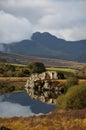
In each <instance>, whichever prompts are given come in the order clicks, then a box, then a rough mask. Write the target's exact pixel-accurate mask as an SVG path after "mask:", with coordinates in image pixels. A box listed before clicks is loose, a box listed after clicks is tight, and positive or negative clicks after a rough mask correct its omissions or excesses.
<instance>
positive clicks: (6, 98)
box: [0, 92, 56, 117]
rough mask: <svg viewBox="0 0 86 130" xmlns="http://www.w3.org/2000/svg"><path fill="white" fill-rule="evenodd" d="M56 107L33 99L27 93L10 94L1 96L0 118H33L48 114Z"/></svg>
mask: <svg viewBox="0 0 86 130" xmlns="http://www.w3.org/2000/svg"><path fill="white" fill-rule="evenodd" d="M54 109H56V106H55V105H50V104H45V103H42V102H40V101H37V100H33V99H31V98H30V97H29V96H28V94H27V93H25V92H18V93H8V94H4V95H1V96H0V117H14V116H18V117H19V116H24V117H25V116H32V115H40V114H47V113H49V112H51V111H52V110H54Z"/></svg>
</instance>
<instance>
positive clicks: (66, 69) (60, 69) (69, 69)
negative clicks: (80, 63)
mask: <svg viewBox="0 0 86 130" xmlns="http://www.w3.org/2000/svg"><path fill="white" fill-rule="evenodd" d="M46 70H48V71H60V72H67V73H74V72H75V71H76V70H75V69H72V68H60V67H57V68H53V67H50V68H46Z"/></svg>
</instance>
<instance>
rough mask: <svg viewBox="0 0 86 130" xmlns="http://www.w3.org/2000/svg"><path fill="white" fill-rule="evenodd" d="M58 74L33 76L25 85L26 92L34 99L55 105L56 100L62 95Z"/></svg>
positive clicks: (51, 72)
mask: <svg viewBox="0 0 86 130" xmlns="http://www.w3.org/2000/svg"><path fill="white" fill-rule="evenodd" d="M57 74H58V73H57V72H55V71H47V72H43V73H41V74H32V75H31V76H30V77H29V78H28V80H27V82H26V85H25V90H26V91H27V93H28V95H29V96H30V97H31V98H33V99H37V100H40V101H42V102H46V103H55V102H56V98H57V97H58V95H59V94H61V89H60V87H61V86H60V83H59V81H54V80H56V79H58V77H57Z"/></svg>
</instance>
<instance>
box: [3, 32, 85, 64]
mask: <svg viewBox="0 0 86 130" xmlns="http://www.w3.org/2000/svg"><path fill="white" fill-rule="evenodd" d="M2 46H3V47H2V48H4V49H3V50H4V52H10V53H17V54H22V55H33V56H41V57H54V58H59V59H65V60H75V61H80V62H86V40H80V41H65V40H63V39H59V38H57V37H56V36H53V35H51V34H50V33H47V32H44V33H40V32H36V33H33V35H32V37H31V40H23V41H20V42H15V43H11V44H2Z"/></svg>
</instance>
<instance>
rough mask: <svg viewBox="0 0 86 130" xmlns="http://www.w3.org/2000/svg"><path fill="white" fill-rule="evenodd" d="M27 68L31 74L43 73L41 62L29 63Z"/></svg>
mask: <svg viewBox="0 0 86 130" xmlns="http://www.w3.org/2000/svg"><path fill="white" fill-rule="evenodd" d="M28 67H29V69H30V70H31V72H32V73H42V72H44V71H45V66H44V64H43V63H41V62H30V63H29V64H28Z"/></svg>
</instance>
